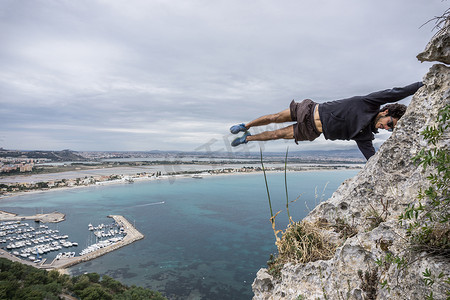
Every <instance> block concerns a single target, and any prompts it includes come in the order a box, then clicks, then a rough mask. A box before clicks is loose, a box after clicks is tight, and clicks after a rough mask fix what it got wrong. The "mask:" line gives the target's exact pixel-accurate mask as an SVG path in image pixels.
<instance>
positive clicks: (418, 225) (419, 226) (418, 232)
mask: <svg viewBox="0 0 450 300" xmlns="http://www.w3.org/2000/svg"><path fill="white" fill-rule="evenodd" d="M449 127H450V105H447V106H445V107H444V108H443V109H441V110H440V111H439V115H438V118H437V124H436V125H435V126H427V128H426V129H425V130H424V131H423V132H422V133H421V134H422V135H423V137H424V138H425V140H426V141H427V142H428V145H429V147H428V148H427V150H425V149H422V150H421V151H420V152H419V154H418V155H416V157H414V159H413V161H414V162H416V163H418V164H419V165H422V166H423V168H424V171H425V170H426V169H427V168H432V170H431V171H430V175H429V176H428V177H427V179H428V181H429V186H428V187H427V188H426V189H425V190H421V191H420V193H419V203H418V205H414V204H411V205H409V207H408V208H407V209H406V210H405V213H404V214H402V215H401V216H400V218H399V219H400V221H412V222H411V223H409V224H408V225H409V227H408V236H409V237H410V242H411V244H412V246H413V248H415V249H416V250H424V251H427V252H429V253H435V254H442V255H449V254H450V222H449V221H450V209H449V208H450V207H449V206H450V198H449V194H448V187H449V184H450V154H449V151H448V149H447V148H446V147H442V146H439V143H440V142H441V141H443V140H444V139H446V137H445V132H446V131H448V129H449Z"/></svg>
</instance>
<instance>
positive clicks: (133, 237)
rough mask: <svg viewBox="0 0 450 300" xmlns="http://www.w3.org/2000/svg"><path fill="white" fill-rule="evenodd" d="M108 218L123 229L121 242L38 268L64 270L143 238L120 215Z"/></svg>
mask: <svg viewBox="0 0 450 300" xmlns="http://www.w3.org/2000/svg"><path fill="white" fill-rule="evenodd" d="M108 218H113V219H114V221H115V222H116V223H117V224H119V225H121V226H122V227H123V228H124V233H125V236H124V238H123V239H122V240H121V241H118V242H116V243H114V244H112V245H109V246H106V247H104V248H100V249H97V250H95V251H93V252H90V253H88V254H85V255H81V256H75V257H64V258H60V259H54V260H53V261H52V262H51V263H49V264H42V265H40V266H39V267H40V268H44V269H65V268H68V267H71V266H73V265H76V264H79V263H82V262H85V261H89V260H92V259H94V258H97V257H99V256H102V255H105V254H107V253H109V252H111V251H114V250H116V249H119V248H121V247H124V246H126V245H129V244H131V243H133V242H135V241H138V240H141V239H143V238H144V235H143V234H142V233H140V232H139V231H138V230H137V229H136V228H135V227H134V226H133V225H132V224H131V223H130V222H128V220H127V219H125V218H124V217H123V216H120V215H110V216H108Z"/></svg>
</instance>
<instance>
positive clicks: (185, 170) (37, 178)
mask: <svg viewBox="0 0 450 300" xmlns="http://www.w3.org/2000/svg"><path fill="white" fill-rule="evenodd" d="M260 166H261V164H256V163H255V164H254V165H245V167H247V168H249V169H246V170H244V171H243V170H242V169H243V168H244V166H243V165H220V166H210V165H208V167H209V168H206V166H205V165H159V166H151V167H149V166H142V167H118V168H102V169H92V170H87V171H86V170H84V171H70V172H61V173H51V174H36V175H20V176H4V177H0V183H2V182H3V183H35V182H50V181H54V180H63V179H64V180H69V179H76V178H83V177H86V176H94V175H96V176H114V175H120V176H122V179H120V180H108V181H102V182H96V183H92V184H85V185H74V186H64V187H54V188H45V189H38V190H25V191H16V192H8V193H4V194H3V195H0V200H1V199H2V198H7V197H13V196H20V195H24V194H27V195H29V194H34V193H43V192H45V193H47V192H51V191H63V190H67V189H78V188H89V187H90V188H92V187H97V186H102V185H110V184H125V183H126V184H128V183H130V181H128V180H127V179H126V178H132V180H133V181H136V182H138V181H151V180H176V179H177V178H191V177H192V176H194V175H196V176H197V175H201V176H202V177H203V176H204V177H206V176H229V175H237V174H240V175H242V174H257V173H262V171H261V170H258V171H257V170H252V169H251V168H255V169H256V168H258V167H260ZM264 166H265V168H266V172H282V171H283V170H282V169H283V168H284V165H283V164H280V163H268V164H264ZM363 166H364V165H363V164H325V165H318V164H293V165H290V166H288V172H308V171H321V170H323V171H326V170H336V169H361V168H362V167H363ZM275 169H276V170H275ZM158 170H163V171H164V172H165V173H162V174H164V175H161V176H158V177H154V176H149V177H147V176H144V177H136V174H141V173H143V172H145V173H148V172H154V171H158ZM221 170H229V171H221ZM167 172H174V173H176V172H179V173H181V174H175V175H168V174H167Z"/></svg>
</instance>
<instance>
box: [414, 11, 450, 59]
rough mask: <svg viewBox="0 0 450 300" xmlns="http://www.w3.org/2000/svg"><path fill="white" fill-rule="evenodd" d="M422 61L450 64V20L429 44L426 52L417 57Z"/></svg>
mask: <svg viewBox="0 0 450 300" xmlns="http://www.w3.org/2000/svg"><path fill="white" fill-rule="evenodd" d="M417 58H418V59H419V60H420V61H421V62H424V61H439V62H443V63H444V64H447V65H448V64H450V20H449V19H447V21H446V23H445V25H444V26H443V28H442V30H440V31H439V32H438V33H437V34H436V35H435V36H434V37H433V38H432V39H431V41H430V42H429V43H428V45H427V47H426V48H425V51H423V52H422V53H420V54H419V55H417Z"/></svg>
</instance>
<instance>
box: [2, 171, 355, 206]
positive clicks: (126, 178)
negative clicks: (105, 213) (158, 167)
mask: <svg viewBox="0 0 450 300" xmlns="http://www.w3.org/2000/svg"><path fill="white" fill-rule="evenodd" d="M363 166H364V164H350V165H337V166H335V165H302V166H300V167H299V166H290V167H288V169H287V172H317V171H333V170H355V169H362V168H363ZM265 171H266V172H267V173H271V172H284V167H283V168H279V167H273V166H270V165H269V166H267V167H265ZM259 173H263V171H262V169H260V168H259V169H258V168H253V167H251V168H249V167H242V168H225V169H219V170H211V169H207V170H197V171H192V172H191V171H184V172H180V173H175V174H164V175H160V176H157V177H155V176H145V177H136V176H137V174H139V173H135V174H126V175H121V176H122V178H121V179H116V180H105V181H96V182H92V183H88V184H82V185H72V186H55V187H52V188H41V189H31V190H24V191H14V192H6V193H4V194H0V201H1V200H2V199H6V198H11V197H17V196H23V195H30V194H31V195H32V194H38V193H47V192H51V191H65V190H73V189H79V188H92V187H97V186H106V185H110V184H114V185H115V184H130V183H132V182H141V181H153V180H174V179H177V178H192V177H193V176H194V177H195V176H226V175H245V174H259ZM109 176H114V177H115V176H118V175H116V174H110V175H109ZM197 178H198V177H197ZM50 181H51V180H49V181H47V182H50Z"/></svg>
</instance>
